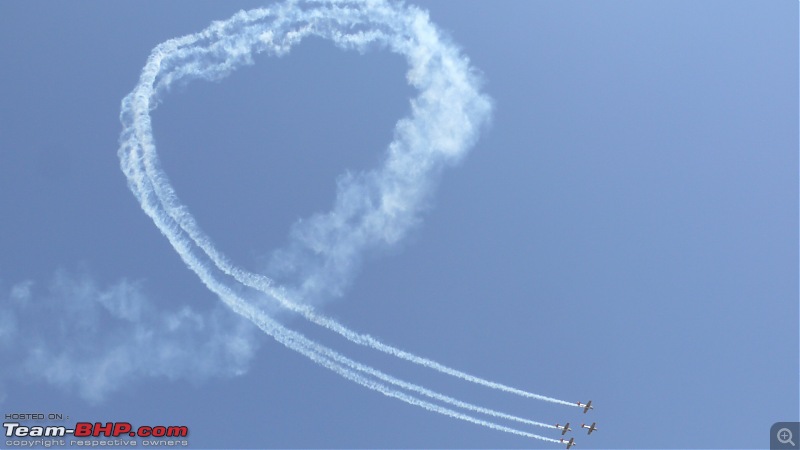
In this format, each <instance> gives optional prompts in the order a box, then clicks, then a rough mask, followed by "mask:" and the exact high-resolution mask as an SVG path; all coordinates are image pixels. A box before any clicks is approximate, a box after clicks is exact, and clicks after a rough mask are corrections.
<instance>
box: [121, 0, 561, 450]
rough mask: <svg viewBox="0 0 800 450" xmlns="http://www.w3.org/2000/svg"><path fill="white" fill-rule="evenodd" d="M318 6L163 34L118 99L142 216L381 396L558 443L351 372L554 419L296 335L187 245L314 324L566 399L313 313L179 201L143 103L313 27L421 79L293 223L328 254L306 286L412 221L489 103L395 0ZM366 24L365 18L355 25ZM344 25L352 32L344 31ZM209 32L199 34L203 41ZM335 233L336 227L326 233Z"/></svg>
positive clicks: (272, 330)
mask: <svg viewBox="0 0 800 450" xmlns="http://www.w3.org/2000/svg"><path fill="white" fill-rule="evenodd" d="M351 5H357V6H358V8H350V7H349V6H351ZM313 6H315V8H311V9H306V10H303V9H302V8H301V7H300V6H299V4H298V2H295V1H290V2H288V3H285V4H283V5H279V6H277V7H276V8H275V9H269V8H264V9H257V10H253V11H249V12H240V13H238V14H237V15H235V16H234V17H233V18H231V19H229V20H228V21H225V22H216V23H214V24H212V26H210V27H209V28H207V29H206V30H204V31H203V32H200V33H197V34H193V35H189V36H185V37H182V38H177V39H173V40H170V41H167V42H165V43H163V44H160V45H159V46H157V47H156V48H155V49H154V50H153V52H152V54H151V56H150V58H149V59H148V62H147V64H146V66H145V68H144V70H143V72H142V75H141V78H140V82H139V85H137V87H136V89H135V90H134V91H133V92H132V93H131V94H130V95H129V96H128V97H126V98H125V100H123V110H122V115H121V116H122V121H123V124H124V127H125V128H124V130H123V134H122V139H121V140H122V145H121V148H120V158H121V160H122V167H123V171H124V172H125V173H126V175H127V176H128V179H129V185H130V187H131V189H132V190H133V191H134V194H135V195H136V196H137V198H139V200H140V202H141V204H142V207H143V208H144V209H145V211H146V212H147V213H148V215H150V216H151V217H152V218H153V220H154V221H155V222H156V224H157V225H158V227H159V228H160V229H161V231H162V232H163V233H164V234H165V235H166V236H167V238H168V239H169V240H170V242H171V243H172V245H173V246H174V247H175V248H176V250H178V253H179V254H180V255H181V257H182V258H183V259H184V261H185V262H186V263H187V265H189V267H190V268H192V270H194V271H195V272H196V273H197V274H198V275H199V276H200V278H201V279H202V281H203V282H204V283H205V284H206V285H207V286H208V287H209V288H210V289H211V290H212V291H214V292H215V293H217V294H218V295H219V296H220V297H221V298H222V299H223V300H224V301H225V303H226V304H227V305H228V306H230V307H231V308H232V309H234V310H235V311H236V312H238V313H239V314H241V315H243V316H245V317H247V318H248V319H250V320H251V321H253V322H254V323H256V324H258V326H259V327H261V328H262V330H264V331H265V332H267V333H269V334H270V335H272V336H273V337H275V338H276V339H277V340H278V341H279V342H281V343H283V344H284V345H286V346H287V347H289V348H292V349H294V350H296V351H298V352H300V353H303V354H304V355H306V356H307V357H309V358H311V359H312V360H314V361H316V362H318V363H320V364H322V365H324V366H325V367H328V368H330V369H331V370H334V371H335V372H337V373H339V374H340V375H342V376H344V377H345V378H348V379H351V380H353V381H356V382H357V383H359V384H362V385H364V386H366V387H369V388H371V389H375V390H378V391H380V392H382V393H384V394H385V395H390V396H393V397H397V398H399V399H401V400H404V401H407V402H409V403H412V404H416V405H418V406H422V407H424V408H426V409H430V410H433V411H436V412H439V413H442V414H446V415H450V416H452V417H457V418H460V419H462V420H468V421H470V422H474V423H478V424H481V425H484V426H489V427H490V428H494V429H499V430H501V431H507V432H513V433H516V434H521V435H524V436H529V437H536V438H541V439H545V440H548V441H553V442H557V441H555V440H550V439H548V438H543V437H541V436H537V435H532V434H530V433H525V432H521V431H518V430H513V429H510V428H507V427H503V426H500V425H496V424H492V423H490V422H485V421H481V420H479V419H474V418H472V417H471V416H466V415H463V414H461V413H458V412H454V411H452V410H449V409H446V408H442V407H440V406H438V405H434V404H431V403H428V402H425V401H422V400H419V399H417V398H415V397H412V396H409V395H408V394H405V393H403V392H401V391H397V390H395V389H392V388H388V387H386V386H385V385H382V384H380V383H377V382H375V381H373V380H370V379H368V378H365V377H363V376H361V375H359V374H357V373H356V372H355V371H354V370H358V371H362V372H364V373H367V374H369V375H371V376H373V377H377V378H379V379H382V380H383V381H387V382H390V383H392V384H395V385H398V386H400V387H402V388H405V389H409V390H412V391H415V392H418V393H420V394H423V395H426V396H429V397H432V398H436V399H437V400H440V401H444V402H448V403H451V404H454V405H456V406H459V407H462V408H467V409H471V410H473V411H476V412H481V413H486V414H490V415H494V416H495V417H502V418H510V419H511V420H518V421H522V422H525V423H529V424H534V425H539V426H546V427H551V428H552V426H550V425H546V424H540V423H538V422H533V421H527V420H526V419H521V418H515V417H514V416H510V415H506V414H503V413H497V412H495V411H492V410H489V409H486V408H480V407H477V406H474V405H469V404H467V403H464V402H459V401H457V400H454V399H451V398H449V397H446V396H443V395H441V394H437V393H434V392H432V391H429V390H427V389H424V388H421V387H419V386H415V385H412V384H409V383H405V382H402V381H400V380H397V379H394V378H392V377H389V376H388V375H385V374H383V373H382V372H379V371H377V370H375V369H372V368H369V367H367V366H363V365H361V364H358V363H355V362H353V361H351V360H349V359H347V358H344V357H343V356H341V355H339V354H338V353H336V352H334V351H332V350H330V349H328V348H326V347H324V346H321V345H319V344H317V343H314V342H312V341H309V340H307V339H306V338H305V337H303V336H302V335H299V334H297V333H294V332H291V331H289V330H287V329H285V328H284V327H282V326H281V325H279V324H277V323H276V322H274V321H273V320H272V319H271V318H269V317H268V316H267V315H266V314H265V313H263V312H259V311H257V310H255V309H254V307H253V306H252V305H251V304H249V303H247V302H246V301H244V300H243V299H242V298H241V297H240V296H237V295H235V293H234V292H233V290H232V289H230V288H229V287H227V285H225V284H224V283H223V282H221V281H219V280H217V279H216V278H215V277H214V276H213V274H212V273H211V267H210V266H209V265H207V264H204V263H203V262H202V260H201V259H200V258H198V257H197V256H196V255H195V254H194V253H193V246H192V243H194V244H195V245H197V247H199V248H200V249H201V250H203V252H204V253H205V254H206V255H207V257H208V258H209V259H210V260H211V262H213V266H214V267H215V268H216V269H218V270H220V271H222V272H223V273H225V274H226V275H229V276H233V277H234V278H235V279H237V280H238V281H239V282H240V283H243V284H245V285H246V286H250V287H254V288H257V289H259V290H261V291H264V292H266V293H268V294H270V295H272V296H273V297H275V298H277V299H278V300H279V301H280V302H281V303H282V304H283V305H284V306H286V307H289V308H290V309H292V310H294V311H296V312H300V313H302V314H303V315H304V316H306V317H307V318H309V319H310V320H312V321H313V322H315V323H317V324H319V325H322V326H325V327H326V328H328V329H331V330H333V331H336V332H339V333H340V334H342V335H343V336H345V337H346V338H348V339H350V340H352V341H353V342H356V343H359V344H361V345H368V346H370V347H373V348H376V349H378V350H381V351H384V352H387V353H390V354H393V355H395V356H398V357H401V358H403V359H407V360H409V361H412V362H416V363H418V364H422V365H425V366H427V367H431V368H433V369H436V370H439V371H442V372H444V373H449V374H450V375H455V376H458V377H460V378H463V379H466V380H468V381H472V382H478V383H479V384H484V385H486V386H489V387H494V388H496V389H501V390H506V391H508V392H513V393H517V394H520V395H525V396H527V397H533V398H540V399H543V400H548V401H555V402H556V403H563V404H567V405H572V404H571V403H568V402H563V401H561V400H557V399H551V398H549V397H543V396H539V395H536V394H531V393H527V392H524V391H520V390H517V389H513V388H509V387H506V386H503V385H500V384H498V383H492V382H489V381H487V380H482V379H480V378H477V377H473V376H471V375H468V374H465V373H462V372H459V371H456V370H454V369H450V368H447V367H445V366H442V365H440V364H438V363H435V362H433V361H430V360H427V359H424V358H420V357H417V356H415V355H413V354H410V353H407V352H404V351H402V350H399V349H397V348H394V347H391V346H387V345H385V344H382V343H380V342H379V341H377V340H375V339H374V338H372V337H370V336H368V335H362V334H358V333H355V332H353V331H351V330H349V329H347V328H345V327H343V326H342V325H340V324H338V323H337V322H334V321H332V320H330V319H327V318H324V317H322V316H319V315H317V314H316V313H315V312H314V311H313V310H312V309H311V308H310V307H307V306H303V305H298V304H297V303H295V302H293V301H290V300H289V299H288V298H287V297H286V296H284V295H283V293H282V292H281V291H279V290H277V289H276V288H274V287H272V283H271V280H269V279H267V278H266V277H262V276H258V275H255V274H250V273H248V272H245V271H242V270H240V269H236V268H235V267H234V266H233V265H232V264H230V263H229V262H228V261H227V260H226V258H224V257H223V256H222V255H221V254H220V253H219V252H218V251H217V250H216V249H215V248H214V246H213V244H212V243H211V241H210V239H208V237H207V236H205V235H204V234H203V233H202V231H201V230H200V228H199V227H198V226H197V225H196V223H195V221H194V219H193V218H192V216H191V214H190V213H189V212H188V210H187V209H186V208H185V207H184V206H183V205H182V204H181V203H180V202H179V201H178V199H177V196H176V195H175V193H174V191H173V190H172V188H171V186H170V185H169V182H168V181H167V180H166V177H165V176H164V174H163V172H162V171H161V170H160V168H159V166H158V158H157V155H156V153H155V146H154V144H153V140H152V131H151V126H150V116H149V111H150V109H152V108H153V107H155V104H156V103H157V102H158V99H159V97H160V95H159V94H160V93H161V91H163V90H166V89H169V87H170V86H172V85H173V83H175V82H185V81H187V80H190V79H193V78H205V79H218V78H221V77H223V76H225V75H227V74H228V73H229V72H231V71H232V70H234V69H235V68H236V67H238V66H239V65H241V64H246V63H251V62H252V54H253V53H254V52H255V53H258V52H268V53H273V54H278V55H280V54H284V53H286V52H288V50H289V49H290V47H291V45H293V44H295V43H297V42H299V40H300V39H302V38H303V37H305V36H307V35H309V34H315V35H318V36H322V37H326V38H330V39H332V40H333V41H334V42H335V43H336V44H337V45H339V46H341V47H346V48H356V49H359V50H364V49H366V48H367V47H368V46H369V45H370V44H374V45H382V46H389V47H390V48H391V49H392V50H393V51H397V52H400V53H403V54H405V55H406V57H407V58H408V60H409V63H410V64H411V70H410V72H409V82H410V83H411V84H412V85H414V86H416V87H418V88H419V89H420V90H421V91H422V94H421V95H420V96H419V97H418V98H417V99H415V101H414V102H412V109H413V111H414V114H413V115H412V118H411V119H404V120H401V121H400V122H398V125H397V129H396V135H397V138H396V140H395V142H393V143H392V144H391V145H390V148H389V157H388V160H387V163H386V165H385V167H384V168H383V169H382V170H381V171H380V172H372V173H370V174H367V176H365V177H364V178H362V179H359V180H357V181H356V182H351V183H349V184H342V185H340V189H339V195H338V197H337V204H336V207H335V208H334V210H333V211H332V212H331V213H329V214H328V215H324V216H317V217H314V218H312V219H311V220H310V221H308V224H310V225H308V226H306V227H305V230H301V231H300V232H299V234H300V235H301V236H300V237H301V239H300V241H301V242H302V243H303V244H304V245H306V246H307V247H308V248H309V249H311V250H313V251H315V252H317V253H318V254H320V255H323V263H321V264H320V265H318V267H317V268H316V271H312V274H313V276H309V277H307V278H306V283H305V284H304V289H305V291H306V292H314V291H319V290H320V289H321V288H320V286H322V288H326V287H325V286H326V284H325V283H321V284H320V283H319V279H320V278H322V279H331V277H332V276H338V275H343V274H342V273H340V272H338V271H335V270H334V271H333V273H331V270H332V269H331V268H332V267H338V266H339V265H338V264H331V261H334V262H335V261H336V260H339V261H341V260H342V258H344V259H345V260H347V261H352V260H354V259H355V258H356V257H357V255H358V253H360V251H361V250H362V249H363V248H364V247H366V246H368V245H374V244H375V243H378V242H383V243H387V244H391V243H393V242H396V241H397V240H398V239H400V238H401V237H402V235H403V234H404V232H405V231H406V230H407V229H408V228H409V227H410V226H411V225H412V224H413V223H414V222H415V221H416V214H417V213H418V210H419V209H420V206H419V205H420V204H421V201H422V200H424V196H425V193H426V192H427V189H426V187H427V185H429V184H430V181H429V180H430V179H431V175H432V174H435V173H436V172H437V171H438V170H439V169H440V168H441V167H442V166H443V165H444V164H445V163H447V162H452V161H455V160H457V159H458V158H459V157H460V156H461V154H463V153H464V152H465V151H466V149H467V148H468V147H469V146H470V145H471V143H472V142H473V141H474V140H475V138H476V137H477V128H478V127H479V126H480V124H481V123H482V122H483V121H485V119H486V117H487V116H488V113H489V110H490V105H489V102H488V100H487V99H486V98H485V97H483V96H482V95H480V94H479V93H478V92H477V90H476V88H475V83H474V81H473V80H472V76H471V75H470V72H469V67H468V64H467V62H466V60H464V59H463V58H461V57H459V55H458V52H457V50H455V49H453V48H452V47H448V46H446V45H444V44H441V42H440V41H439V40H438V35H437V32H436V30H435V28H434V27H433V26H432V25H431V24H430V23H429V22H428V20H427V16H426V14H425V13H423V12H421V11H419V10H417V9H414V8H402V9H400V8H393V7H392V6H391V5H389V4H387V3H385V2H383V1H364V2H334V1H331V2H324V3H322V2H321V3H318V4H314V5H313ZM270 17H271V18H273V21H272V22H271V23H262V22H260V21H262V20H264V19H266V18H270ZM366 25H368V26H370V27H372V29H369V30H365V29H362V28H363V26H366ZM293 27H294V28H293ZM342 30H348V31H351V32H350V33H349V34H347V33H345V32H344V31H342ZM206 41H207V43H206V45H202V44H203V42H206ZM151 102H152V103H151ZM454 105H455V106H454ZM378 200H379V205H378V207H377V208H376V207H374V203H375V202H376V201H378ZM353 218H355V219H356V222H357V226H355V227H350V226H342V224H343V223H346V222H348V219H353ZM320 230H321V231H320ZM318 233H321V235H322V236H323V237H322V239H319V234H318ZM331 235H335V236H336V238H335V239H333V240H331V238H330V237H329V236H331ZM334 284H335V283H334Z"/></svg>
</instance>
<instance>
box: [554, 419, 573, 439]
mask: <svg viewBox="0 0 800 450" xmlns="http://www.w3.org/2000/svg"><path fill="white" fill-rule="evenodd" d="M556 428H558V429H559V430H562V431H561V435H562V436H563V435H565V434H567V431H572V428H570V427H569V422H567V423H565V424H564V425H563V426H561V425H559V424H556Z"/></svg>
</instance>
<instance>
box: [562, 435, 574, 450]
mask: <svg viewBox="0 0 800 450" xmlns="http://www.w3.org/2000/svg"><path fill="white" fill-rule="evenodd" d="M561 443H562V444H567V450H569V448H570V447H572V446H573V445H578V444H576V443H575V438H571V439H570V440H569V441H565V440H563V439H561Z"/></svg>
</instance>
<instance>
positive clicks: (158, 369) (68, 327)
mask: <svg viewBox="0 0 800 450" xmlns="http://www.w3.org/2000/svg"><path fill="white" fill-rule="evenodd" d="M6 292H7V293H6V294H5V295H3V296H4V297H5V299H3V302H2V303H3V304H5V305H6V307H5V308H3V309H2V311H0V352H2V353H5V354H7V357H4V358H3V359H4V360H5V361H19V363H17V364H15V365H13V366H7V367H6V368H5V369H3V372H2V375H3V377H4V378H14V379H17V380H28V381H45V382H47V383H49V384H51V385H53V386H57V387H60V388H64V389H65V390H69V391H75V392H78V393H79V394H80V396H81V397H83V398H85V399H86V400H88V401H90V402H98V401H101V400H102V399H104V398H105V397H106V396H107V394H109V393H111V392H113V391H114V390H117V389H119V388H121V387H126V386H128V385H129V383H131V382H135V381H137V380H140V379H142V378H166V379H172V380H174V379H179V378H180V379H188V380H193V381H197V382H199V381H202V380H204V379H207V378H209V377H217V376H234V375H239V374H242V373H244V372H245V371H246V370H247V367H248V363H249V361H250V359H251V358H252V356H253V354H254V352H255V349H256V346H257V344H256V339H257V338H256V335H255V334H254V330H255V328H254V327H253V326H252V325H251V324H249V323H247V322H246V321H244V320H243V319H241V318H239V317H238V316H235V315H234V314H232V313H230V312H229V311H227V310H224V309H223V308H220V307H217V308H216V309H213V310H211V311H207V312H199V311H196V310H193V309H192V308H190V307H188V306H184V307H181V308H179V309H177V310H173V311H164V309H162V308H159V307H157V306H156V305H155V304H154V302H153V301H151V300H150V299H149V298H148V297H147V295H146V292H145V289H144V287H143V284H142V283H141V282H136V281H130V280H127V279H121V280H119V281H117V282H115V283H113V284H110V285H105V286H101V285H99V284H98V283H97V282H96V281H95V280H94V279H93V278H92V277H91V276H89V275H87V274H80V275H75V274H70V273H68V272H66V271H58V272H57V273H56V274H55V276H54V277H53V279H52V280H50V282H48V283H45V284H44V285H43V286H40V285H39V284H38V283H34V282H33V281H30V280H27V281H23V282H19V283H16V284H14V285H13V286H11V287H10V289H8V290H7V291H6ZM2 396H3V395H2V393H0V401H2Z"/></svg>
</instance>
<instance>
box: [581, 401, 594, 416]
mask: <svg viewBox="0 0 800 450" xmlns="http://www.w3.org/2000/svg"><path fill="white" fill-rule="evenodd" d="M578 406H580V407H582V408H583V413H584V414H586V413H587V412H589V410H590V409H594V408H593V407H592V401H591V400H589V403H587V404H585V405H584V404H583V403H581V402H578Z"/></svg>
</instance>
